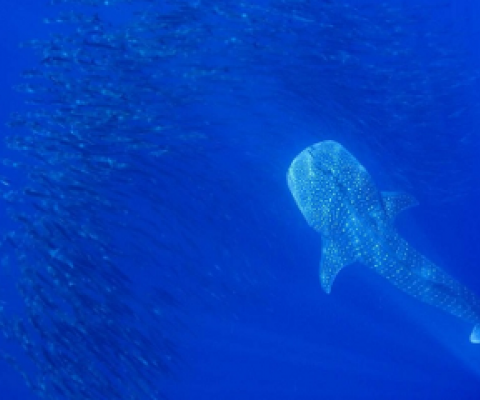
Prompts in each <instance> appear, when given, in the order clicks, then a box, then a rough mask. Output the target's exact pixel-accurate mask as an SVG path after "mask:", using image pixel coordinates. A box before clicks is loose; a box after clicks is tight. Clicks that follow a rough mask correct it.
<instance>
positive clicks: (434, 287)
mask: <svg viewBox="0 0 480 400" xmlns="http://www.w3.org/2000/svg"><path fill="white" fill-rule="evenodd" d="M287 182H288V186H289V188H290V191H291V192H292V195H293V197H294V199H295V201H296V203H297V205H298V208H299V209H300V211H301V212H302V214H303V216H304V217H305V219H306V220H307V222H308V224H309V225H310V226H311V227H312V228H314V229H315V230H316V231H318V232H319V233H320V235H321V237H322V244H323V246H322V256H321V262H320V282H321V285H322V288H323V289H324V290H325V291H326V292H327V293H330V291H331V288H332V284H333V281H334V280H335V277H336V276H337V274H338V272H339V271H340V270H341V269H342V268H343V267H344V266H346V265H348V264H352V263H354V262H359V263H361V264H364V265H366V266H368V267H370V268H373V269H374V270H375V271H376V272H378V273H379V274H380V275H382V276H383V277H385V278H386V279H388V280H389V281H390V282H391V283H393V284H394V285H395V286H397V287H398V288H399V289H401V290H403V291H404V292H405V293H407V294H409V295H411V296H413V297H416V298H418V299H419V300H422V301H423V302H425V303H428V304H431V305H433V306H436V307H439V308H440V309H442V310H445V311H447V312H449V313H451V314H453V315H455V316H457V317H460V318H462V319H463V320H466V321H468V322H471V323H473V324H475V327H474V329H473V332H472V334H471V335H470V340H471V342H472V343H479V342H480V300H479V299H478V298H477V297H476V296H475V295H474V294H473V293H472V292H471V291H470V290H468V289H467V288H466V287H465V286H463V285H462V284H460V283H459V282H458V281H456V280H455V279H453V278H452V277H451V276H449V275H448V274H447V273H445V272H444V271H443V270H441V269H440V268H438V267H437V266H436V265H435V264H433V263H432V262H431V261H429V260H428V259H427V258H425V257H424V256H423V255H421V254H420V253H419V252H418V251H416V250H415V249H414V248H413V247H412V246H410V245H409V244H408V243H407V242H406V241H405V240H404V239H402V238H401V237H400V236H399V234H398V233H397V231H396V229H395V227H394V219H395V216H396V215H397V214H398V213H399V212H400V211H401V210H404V209H406V208H408V207H411V206H414V205H416V204H417V202H416V201H415V199H414V198H413V197H411V196H409V195H408V194H405V193H395V192H380V191H378V190H377V188H376V186H375V184H374V183H373V181H372V178H371V177H370V175H369V173H368V172H367V170H366V169H365V168H364V167H363V165H361V164H360V163H359V162H358V161H357V159H356V158H355V157H354V156H353V155H352V154H350V153H349V152H348V151H347V150H346V149H345V148H344V147H343V146H342V145H340V144H339V143H337V142H334V141H331V140H327V141H324V142H320V143H317V144H314V145H313V146H310V147H308V148H306V149H305V150H303V151H302V152H301V153H300V154H299V155H298V156H297V157H296V158H295V159H294V160H293V162H292V164H291V165H290V168H289V170H288V173H287Z"/></svg>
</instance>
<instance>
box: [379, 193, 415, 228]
mask: <svg viewBox="0 0 480 400" xmlns="http://www.w3.org/2000/svg"><path fill="white" fill-rule="evenodd" d="M382 199H383V204H384V206H385V211H386V213H387V218H388V220H389V221H392V222H393V220H394V219H395V217H396V216H397V214H398V213H400V211H403V210H405V209H407V208H410V207H413V206H416V205H418V201H417V200H416V199H415V197H413V196H412V195H410V194H408V193H402V192H382Z"/></svg>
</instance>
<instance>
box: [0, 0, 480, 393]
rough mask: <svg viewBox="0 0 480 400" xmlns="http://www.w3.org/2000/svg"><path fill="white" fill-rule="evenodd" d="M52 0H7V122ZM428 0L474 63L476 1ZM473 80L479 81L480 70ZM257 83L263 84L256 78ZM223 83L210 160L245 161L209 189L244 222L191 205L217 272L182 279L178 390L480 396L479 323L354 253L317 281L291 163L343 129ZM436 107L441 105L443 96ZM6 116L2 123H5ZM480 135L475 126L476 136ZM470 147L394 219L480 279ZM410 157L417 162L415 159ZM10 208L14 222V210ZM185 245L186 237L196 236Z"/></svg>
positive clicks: (213, 107)
mask: <svg viewBox="0 0 480 400" xmlns="http://www.w3.org/2000/svg"><path fill="white" fill-rule="evenodd" d="M40 3H41V2H38V1H32V0H30V1H26V0H17V1H15V2H6V4H3V5H2V13H0V29H1V37H2V38H3V40H2V41H1V43H0V46H1V54H2V60H3V63H2V66H1V74H0V76H1V79H0V85H1V87H0V95H1V99H0V101H1V104H2V108H1V110H0V121H3V122H5V121H7V120H8V117H9V115H10V113H12V112H16V111H21V110H22V109H23V107H24V106H23V98H22V95H21V94H18V93H16V92H15V91H14V90H13V89H12V87H13V86H14V85H15V84H17V83H18V82H19V81H20V79H19V75H20V72H21V71H22V70H23V69H25V68H30V67H32V65H35V63H36V57H35V56H34V55H32V54H31V53H30V52H29V50H25V49H20V48H19V46H18V44H19V42H21V41H24V40H27V39H31V38H42V37H46V36H47V35H48V32H49V26H48V25H43V24H42V23H41V19H42V18H43V16H44V15H47V14H49V13H51V11H50V10H48V9H47V7H45V6H42V5H41V4H40ZM406 3H407V4H408V2H406ZM429 4H430V5H429V6H428V8H426V10H428V11H425V10H423V11H422V13H423V14H422V15H424V16H425V15H427V16H428V17H429V19H428V23H426V22H425V20H424V19H419V20H418V23H419V24H426V25H427V26H428V24H433V25H434V24H435V23H436V21H437V20H442V21H443V22H444V21H445V20H447V22H448V24H447V26H448V30H447V31H445V38H446V39H447V40H450V42H449V45H450V46H451V47H452V48H456V49H460V54H461V55H462V57H463V60H464V62H465V65H467V66H468V67H469V68H471V70H472V71H473V70H475V68H476V67H477V66H478V65H479V62H480V57H478V51H477V43H478V38H479V34H480V33H479V31H478V29H477V27H476V26H477V25H478V24H479V23H480V7H479V6H478V5H476V4H475V3H474V2H473V1H466V0H462V1H458V2H455V4H454V5H449V6H447V7H446V8H445V7H442V8H440V7H437V5H436V4H435V2H429ZM432 4H433V5H432ZM423 18H424V17H423ZM413 28H415V27H413ZM417 28H418V29H421V28H422V27H421V26H419V27H417ZM427 57H428V56H427ZM427 61H428V60H427ZM399 68H401V66H399ZM287 73H291V74H295V73H301V71H287ZM451 73H452V74H455V73H456V71H451ZM274 84H275V83H272V85H274ZM472 85H477V86H478V82H473V83H472ZM477 86H475V87H476V88H477V89H480V88H478V87H477ZM475 87H474V88H472V87H470V88H466V90H465V95H464V97H463V98H462V99H461V101H462V102H463V103H462V104H460V105H458V104H455V106H456V107H460V108H466V109H468V110H469V111H468V121H465V124H464V126H466V127H468V129H469V130H472V131H474V130H475V128H477V127H478V121H479V116H480V114H478V113H479V111H480V110H479V109H478V104H477V99H476V98H475V97H474V96H472V93H474V92H475V91H477V92H478V90H475ZM245 88H246V89H245V91H249V90H250V91H252V93H254V92H255V78H252V82H250V84H248V83H246V84H245ZM467 89H468V90H467ZM250 94H251V93H250ZM303 94H304V95H305V93H303ZM215 95H216V94H215V93H213V94H212V95H211V98H210V102H209V103H208V102H207V104H206V105H205V106H204V110H203V111H204V112H205V114H206V115H209V118H212V119H215V118H219V119H222V127H221V129H222V131H223V132H222V135H227V136H230V137H231V139H229V140H228V141H226V142H228V146H225V151H224V152H222V151H220V152H219V154H218V155H217V158H216V159H215V163H214V164H213V167H212V168H213V169H212V171H221V172H219V176H221V177H222V178H225V179H228V178H229V177H230V176H231V175H229V174H228V173H226V172H223V170H224V169H225V170H229V169H236V171H234V175H235V182H234V183H235V185H236V186H235V187H236V190H234V191H230V190H223V189H222V187H219V188H218V193H215V194H214V196H213V198H221V199H222V200H221V203H222V206H221V207H220V208H218V212H221V213H229V214H230V217H231V218H230V220H231V221H232V223H231V225H223V226H222V227H221V228H222V229H224V231H223V232H221V234H218V233H217V234H215V233H211V232H210V231H211V230H216V229H217V228H218V229H220V227H219V226H217V225H214V226H213V227H212V225H211V220H210V219H208V218H207V217H206V215H208V212H210V213H213V214H214V213H215V212H216V205H215V204H212V205H211V206H206V208H205V210H206V211H205V215H196V216H192V218H195V221H196V225H195V226H196V229H198V235H197V237H196V246H197V247H200V248H203V249H204V250H203V256H204V257H203V258H202V259H201V261H199V265H198V268H199V269H202V268H205V269H212V270H213V271H215V270H219V271H220V272H219V273H218V276H216V277H215V276H214V277H213V278H212V280H211V281H208V282H207V283H205V282H203V283H201V284H200V283H199V284H198V285H197V284H196V283H195V282H193V284H192V286H193V287H195V288H196V289H195V290H196V292H195V293H194V294H191V293H187V294H185V293H184V299H183V300H184V301H186V302H187V305H186V307H185V308H186V310H184V311H182V312H181V313H180V316H181V318H182V319H183V320H184V322H185V323H186V325H187V326H188V327H189V330H188V332H184V333H183V334H179V337H178V338H177V339H178V342H179V343H181V345H180V348H181V357H182V362H181V365H180V367H179V368H178V370H177V371H176V373H175V376H174V377H173V378H172V379H170V380H167V383H161V384H162V385H164V387H165V391H166V393H167V394H168V395H170V396H171V398H172V399H193V398H195V399H212V398H217V399H245V398H249V399H252V400H253V399H274V398H275V399H317V398H326V399H381V398H392V399H453V398H455V399H478V398H480V348H478V347H475V346H473V345H471V344H470V343H469V342H468V335H469V334H470V330H471V328H472V327H471V326H470V325H469V324H466V323H463V322H461V321H458V320H457V319H455V318H453V317H450V316H448V315H444V314H443V313H441V312H439V311H437V310H435V309H432V308H430V307H427V306H425V305H423V304H420V303H418V302H417V301H415V300H414V299H410V298H408V297H406V296H404V295H403V294H402V293H400V292H397V290H396V289H394V288H393V287H391V286H389V285H388V283H386V282H384V281H383V280H382V279H381V278H380V277H378V276H376V275H375V274H374V273H373V272H372V271H369V270H368V269H366V268H365V267H362V266H358V265H354V266H352V267H351V268H346V269H345V270H344V271H342V273H341V274H340V276H339V277H338V280H337V281H336V282H335V284H334V287H333V291H332V294H331V295H330V296H327V295H326V294H325V293H323V292H322V290H321V288H320V285H319V282H318V264H319V255H320V238H319V237H318V236H317V234H316V233H315V232H313V231H312V230H310V229H309V227H308V226H307V225H306V224H305V222H304V221H303V219H302V218H301V215H300V213H299V212H298V210H297V209H296V206H295V204H294V202H293V200H292V199H291V196H290V193H289V192H288V189H287V187H286V184H285V172H286V169H287V168H288V165H289V163H290V162H291V160H292V159H293V157H294V156H295V155H296V154H297V153H298V152H299V151H301V150H302V149H303V148H304V147H305V146H308V145H309V144H312V143H313V142H314V141H318V140H322V139H329V138H334V139H336V138H339V139H341V138H342V135H339V136H336V133H331V131H329V132H327V133H323V132H321V133H319V132H318V130H319V127H320V126H322V124H320V123H318V124H317V122H316V121H315V118H316V116H315V115H314V114H315V113H312V110H311V109H308V107H307V106H306V104H307V102H305V103H302V102H300V103H299V104H287V105H285V103H288V102H291V101H293V100H292V99H293V98H294V97H289V96H285V100H283V99H281V98H278V97H277V96H271V97H269V96H268V94H265V93H262V95H260V96H259V100H258V104H250V103H245V104H244V105H243V107H241V109H240V110H229V106H228V104H226V105H224V106H223V107H217V104H216V102H215ZM311 95H312V96H314V95H315V93H312V94H311ZM254 97H255V96H250V99H251V98H254ZM319 101H322V99H320V100H319ZM457 101H459V100H458V99H457ZM438 107H439V108H442V109H443V108H444V107H445V104H438ZM320 109H321V107H320ZM287 110H288V111H289V112H287ZM219 114H221V115H219ZM248 117H249V118H248ZM342 118H347V117H343V116H342ZM319 119H322V118H321V116H319ZM227 127H228V129H227ZM212 129H216V128H214V127H212ZM275 131H278V132H279V133H281V135H280V134H279V138H280V137H281V142H280V143H276V145H275V147H274V148H272V147H270V145H271V139H265V140H264V139H263V135H266V132H268V135H269V136H268V137H269V138H271V137H272V132H275ZM2 132H3V134H2V135H6V133H7V128H6V127H5V128H2ZM290 132H291V133H290ZM379 134H380V133H379ZM445 134H447V132H445ZM448 134H451V132H448ZM455 134H457V133H455ZM332 135H333V137H332ZM458 135H462V132H458ZM473 138H475V135H473ZM348 140H349V141H348V142H344V143H343V144H344V145H345V146H346V147H347V148H349V149H350V150H351V151H352V153H353V154H355V155H356V156H358V158H359V159H360V161H361V162H362V163H363V164H364V165H366V166H367V168H368V169H369V170H371V173H372V175H373V177H374V179H376V181H378V182H379V185H380V186H381V185H382V184H383V185H385V186H387V185H390V187H389V189H392V188H393V189H394V188H395V187H392V186H395V180H394V179H392V180H389V178H388V171H387V173H385V171H384V170H383V169H382V164H381V161H379V160H381V159H382V157H381V155H379V154H376V153H375V152H374V151H369V150H368V149H365V148H364V146H362V140H361V138H359V137H357V138H351V137H350V138H349V139H348ZM384 140H387V141H388V138H384ZM396 140H398V138H396ZM400 140H401V137H400ZM408 140H411V138H408ZM477 141H478V142H480V139H479V138H477ZM478 142H477V143H478ZM232 143H235V146H232ZM475 145H476V142H475V140H473V141H472V142H471V146H475ZM476 149H477V150H478V149H480V147H476ZM466 152H467V153H468V152H469V150H468V149H467V150H466ZM468 156H469V157H470V156H471V154H470V153H469V154H468ZM425 157H427V158H428V157H429V155H428V154H427V153H426V154H425ZM447 158H448V154H445V159H447ZM472 160H473V161H471V162H470V161H469V162H468V163H466V164H465V165H462V168H464V169H463V170H462V171H461V173H460V175H462V176H465V177H466V178H467V179H466V183H465V184H463V185H462V186H461V187H462V192H461V193H460V196H458V198H457V196H456V193H451V195H452V199H451V200H448V201H446V202H441V201H438V202H437V201H434V200H433V199H432V197H433V196H428V181H427V182H426V183H425V185H427V187H425V188H424V193H423V196H422V194H421V195H420V197H424V198H425V199H427V201H426V202H423V203H422V204H421V205H420V207H417V208H416V209H414V210H411V211H410V210H409V211H408V213H405V214H406V215H402V216H401V217H400V218H399V221H398V225H399V229H400V230H401V231H402V232H403V233H404V234H405V236H406V237H407V238H408V239H409V240H410V241H411V242H412V243H414V244H416V246H417V247H418V248H419V249H421V250H422V252H424V253H425V254H426V255H427V256H428V257H430V258H431V259H432V260H434V261H435V262H437V263H438V264H439V265H441V266H442V267H445V268H446V269H447V270H448V271H449V272H450V273H452V274H453V275H454V276H455V277H457V278H458V279H459V280H461V281H462V282H464V283H465V284H467V285H468V286H469V287H470V288H471V289H472V290H474V291H475V292H477V293H479V294H480V270H479V266H478V259H479V255H480V247H479V246H478V240H479V239H480V231H479V226H480V225H479V222H480V213H479V212H478V204H479V200H480V195H479V192H478V189H477V187H476V184H478V182H479V180H478V176H479V174H480V169H479V168H480V163H479V162H478V161H477V162H475V159H474V158H472ZM412 165H415V164H414V163H413V162H412ZM450 167H451V165H449V164H448V163H446V164H445V166H444V169H445V171H446V172H445V178H444V179H445V180H449V179H452V178H451V176H455V177H458V175H451V174H450V173H449V172H448V170H449V168H450ZM408 168H409V166H408V165H406V166H405V169H406V170H407V174H408ZM230 172H231V171H230ZM265 176H267V177H268V179H265V178H264V177H265ZM455 179H457V178H455ZM439 181H440V182H441V181H442V176H440V178H439ZM437 182H438V181H435V184H434V185H436V187H438V186H439V184H438V183H437ZM450 183H451V182H445V185H446V186H448V185H449V184H450ZM432 186H433V184H432ZM440 186H441V185H440ZM414 195H418V193H414ZM177 201H178V202H188V199H185V198H179V199H177ZM207 211H208V212H207ZM2 221H4V224H5V226H8V224H9V222H8V221H7V219H6V218H5V216H4V215H2ZM202 224H204V229H203V230H204V234H203V235H202V234H200V232H201V231H202ZM222 235H232V237H234V239H232V240H233V242H234V246H233V248H234V249H235V252H234V253H232V255H231V256H230V255H228V254H221V252H220V250H219V249H221V248H222V245H221V243H219V242H218V240H219V239H218V237H219V236H222ZM178 240H179V241H181V238H178ZM214 240H215V241H216V242H215V243H212V241H214ZM183 248H184V251H186V252H187V251H190V250H189V247H188V246H185V247H183ZM209 257H210V258H209ZM149 279H151V278H150V277H149ZM178 279H179V281H178V286H179V287H182V285H183V284H184V282H182V280H185V281H188V282H191V280H192V279H193V278H191V277H189V275H188V273H186V274H185V276H182V277H181V278H180V277H179V278H178ZM181 279H182V280H181ZM14 285H15V282H12V281H10V282H9V281H8V280H5V283H4V284H2V286H1V290H2V291H3V293H7V294H8V293H9V290H12V287H13V286H14ZM202 285H203V286H202ZM208 285H211V287H209V286H208ZM232 287H233V289H232ZM199 298H200V299H202V298H203V299H207V300H205V302H206V303H208V304H209V306H208V307H200V306H198V307H197V304H196V303H197V302H200V303H201V302H202V301H203V300H198V299H199ZM212 299H213V300H212ZM188 301H191V303H192V304H188ZM159 384H160V383H159ZM0 386H1V392H0V393H1V394H0V398H2V399H3V398H5V399H12V400H13V399H25V400H27V399H30V398H33V395H31V394H30V393H29V391H28V389H26V387H25V385H24V384H23V382H22V380H21V378H20V377H19V376H18V375H17V373H16V372H15V371H12V370H11V369H10V368H9V367H8V366H7V365H0Z"/></svg>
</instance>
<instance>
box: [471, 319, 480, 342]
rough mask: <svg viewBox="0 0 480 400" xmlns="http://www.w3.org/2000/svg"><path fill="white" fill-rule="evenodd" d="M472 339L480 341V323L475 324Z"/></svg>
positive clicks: (472, 340)
mask: <svg viewBox="0 0 480 400" xmlns="http://www.w3.org/2000/svg"><path fill="white" fill-rule="evenodd" d="M470 341H471V342H472V343H475V344H478V343H480V324H477V325H475V326H474V328H473V331H472V333H471V335H470Z"/></svg>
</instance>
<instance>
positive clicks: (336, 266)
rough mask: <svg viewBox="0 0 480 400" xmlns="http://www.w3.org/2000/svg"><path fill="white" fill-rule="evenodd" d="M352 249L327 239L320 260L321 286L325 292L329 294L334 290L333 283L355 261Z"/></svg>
mask: <svg viewBox="0 0 480 400" xmlns="http://www.w3.org/2000/svg"><path fill="white" fill-rule="evenodd" d="M349 249H350V247H349V246H347V247H345V246H344V247H342V246H340V245H338V244H337V243H335V241H334V240H331V239H326V240H325V241H324V243H323V246H322V258H321V259H320V284H321V285H322V288H323V290H325V292H326V293H327V294H329V293H330V292H331V290H332V285H333V281H334V280H335V278H336V276H337V275H338V273H339V272H340V270H341V269H342V268H343V267H345V266H347V265H349V264H353V263H354V262H355V261H357V260H356V259H355V254H354V252H353V249H352V251H351V252H350V251H349Z"/></svg>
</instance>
